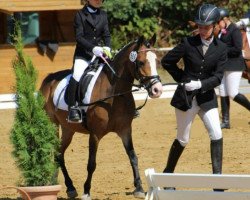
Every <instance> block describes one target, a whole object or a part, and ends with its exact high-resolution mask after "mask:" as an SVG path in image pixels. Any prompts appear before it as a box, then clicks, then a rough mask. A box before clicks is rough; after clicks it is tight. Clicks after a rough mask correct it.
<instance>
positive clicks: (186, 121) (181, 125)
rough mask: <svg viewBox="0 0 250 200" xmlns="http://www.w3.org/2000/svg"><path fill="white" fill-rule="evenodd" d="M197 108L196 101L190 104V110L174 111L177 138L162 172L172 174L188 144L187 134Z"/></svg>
mask: <svg viewBox="0 0 250 200" xmlns="http://www.w3.org/2000/svg"><path fill="white" fill-rule="evenodd" d="M198 110H199V107H198V106H197V102H196V100H193V102H192V109H189V110H187V111H186V112H184V111H182V110H179V109H177V108H176V109H175V115H176V121H177V138H176V139H175V140H174V142H173V144H172V146H171V148H170V151H169V155H168V161H167V165H166V167H165V169H164V170H163V172H166V173H173V172H174V169H175V167H176V164H177V162H178V160H179V158H180V156H181V154H182V152H183V150H184V148H185V146H186V145H187V144H188V142H189V134H190V129H191V125H192V122H193V119H194V117H195V115H196V114H197V113H198Z"/></svg>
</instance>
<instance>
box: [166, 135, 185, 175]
mask: <svg viewBox="0 0 250 200" xmlns="http://www.w3.org/2000/svg"><path fill="white" fill-rule="evenodd" d="M184 148H185V147H183V146H181V144H180V142H179V141H178V140H177V139H175V140H174V142H173V144H172V146H171V149H170V151H169V155H168V162H167V166H166V168H165V169H164V170H163V172H164V173H173V172H174V169H175V166H176V164H177V162H178V160H179V158H180V156H181V154H182V152H183V150H184Z"/></svg>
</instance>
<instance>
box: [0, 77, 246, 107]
mask: <svg viewBox="0 0 250 200" xmlns="http://www.w3.org/2000/svg"><path fill="white" fill-rule="evenodd" d="M176 87H177V84H176V85H172V84H171V85H165V86H163V93H162V95H161V97H160V98H171V97H172V96H173V94H174V92H175V90H176ZM239 91H240V93H242V94H250V84H249V83H248V82H247V80H246V79H242V80H241V83H240V89H239ZM216 93H217V95H218V89H216ZM133 95H134V99H135V100H136V101H139V100H145V99H146V98H147V95H148V94H147V91H146V90H140V91H137V92H134V93H133ZM149 99H150V98H149ZM15 100H16V97H15V94H1V95H0V109H15V108H16V107H17V105H16V103H15Z"/></svg>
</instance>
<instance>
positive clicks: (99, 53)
mask: <svg viewBox="0 0 250 200" xmlns="http://www.w3.org/2000/svg"><path fill="white" fill-rule="evenodd" d="M92 52H93V54H94V55H95V56H96V57H101V56H102V55H103V48H102V47H98V46H96V47H94V48H93V50H92Z"/></svg>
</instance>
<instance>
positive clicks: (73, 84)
mask: <svg viewBox="0 0 250 200" xmlns="http://www.w3.org/2000/svg"><path fill="white" fill-rule="evenodd" d="M77 85H78V82H77V81H76V80H75V79H74V78H73V76H72V77H71V78H70V80H69V86H68V87H69V88H68V107H69V115H68V122H73V123H78V122H80V120H81V116H80V113H79V109H78V108H77V106H76V90H77Z"/></svg>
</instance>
